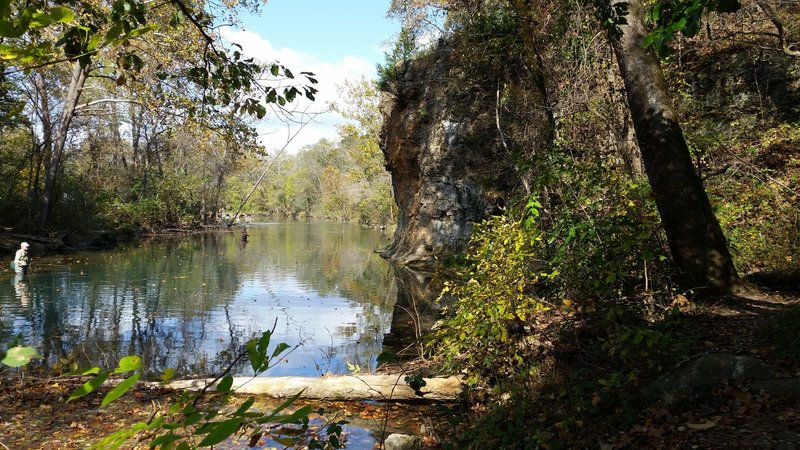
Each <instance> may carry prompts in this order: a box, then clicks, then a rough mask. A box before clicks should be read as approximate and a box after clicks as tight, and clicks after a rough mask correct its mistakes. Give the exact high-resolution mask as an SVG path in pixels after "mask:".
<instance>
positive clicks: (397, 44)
mask: <svg viewBox="0 0 800 450" xmlns="http://www.w3.org/2000/svg"><path fill="white" fill-rule="evenodd" d="M416 48H417V44H416V37H415V35H414V33H413V32H412V31H411V30H409V29H407V28H403V29H401V30H400V33H399V35H398V36H397V38H396V39H395V41H394V47H393V48H392V51H391V52H388V53H384V54H383V57H384V62H383V64H378V66H377V70H378V81H377V82H376V85H377V87H378V90H380V91H383V92H397V89H396V84H397V83H398V82H399V81H400V76H401V74H402V67H401V64H402V63H403V62H404V61H406V60H408V59H410V58H411V57H412V56H414V54H415V52H416Z"/></svg>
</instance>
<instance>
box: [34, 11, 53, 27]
mask: <svg viewBox="0 0 800 450" xmlns="http://www.w3.org/2000/svg"><path fill="white" fill-rule="evenodd" d="M51 23H53V19H52V18H51V17H50V15H49V14H46V13H43V12H38V11H37V12H35V13H33V16H32V18H31V22H30V24H29V25H28V27H29V28H30V29H31V30H33V29H35V28H44V27H46V26H48V25H50V24H51Z"/></svg>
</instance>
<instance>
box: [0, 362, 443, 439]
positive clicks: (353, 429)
mask: <svg viewBox="0 0 800 450" xmlns="http://www.w3.org/2000/svg"><path fill="white" fill-rule="evenodd" d="M81 382H82V380H79V379H75V378H71V379H59V378H37V377H32V376H26V377H14V378H5V379H0V404H2V405H3V406H4V407H3V408H2V409H0V448H9V449H28V450H37V449H52V448H57V449H62V450H69V449H85V448H88V447H89V446H91V445H93V444H96V443H97V442H98V441H100V440H101V439H102V438H104V437H106V436H108V435H110V434H112V433H114V432H117V431H120V430H122V429H124V428H127V427H130V426H132V425H134V424H135V423H140V422H148V421H150V420H152V419H153V417H154V415H155V414H156V413H158V414H164V415H166V416H167V417H169V414H168V411H167V408H168V405H169V404H170V402H171V399H173V398H174V396H175V395H178V394H177V393H176V392H175V391H172V390H168V389H163V388H158V387H152V386H150V387H145V386H143V385H140V386H139V387H137V388H135V389H133V390H132V391H129V393H128V394H126V395H124V396H123V397H121V398H119V399H118V400H116V401H114V402H112V403H110V404H109V405H107V406H105V407H101V406H100V403H101V401H102V399H103V396H104V395H105V394H106V392H107V391H108V389H109V388H101V390H100V391H99V392H97V393H94V394H92V395H89V396H86V397H83V398H80V399H77V400H74V401H71V402H66V399H67V398H68V397H69V395H70V393H71V392H72V391H73V390H74V389H76V388H77V387H78V386H80V384H81ZM208 398H209V401H208V403H206V402H204V403H203V404H204V405H206V406H213V407H214V408H219V409H220V411H235V410H236V409H237V408H239V407H240V406H241V405H242V404H243V403H244V402H245V401H246V400H247V399H248V398H249V396H245V395H235V396H233V397H231V398H230V399H228V400H227V401H222V399H221V398H220V397H218V396H216V395H214V394H210V395H209V396H208ZM253 398H254V399H255V403H254V405H253V406H252V408H251V411H259V412H262V413H268V412H270V411H272V410H274V409H275V408H277V407H278V406H279V405H280V404H281V403H283V402H284V400H283V399H274V398H270V397H267V396H263V395H256V396H253ZM302 406H311V407H312V409H313V410H314V411H319V409H320V408H323V409H324V411H325V414H324V416H320V415H319V414H317V413H314V414H312V415H311V416H310V418H311V419H312V420H314V421H317V422H319V423H322V422H324V421H339V420H345V421H347V422H348V425H347V426H346V427H345V429H344V433H343V437H344V439H345V440H346V443H347V448H349V449H361V450H365V449H366V450H370V449H372V448H376V446H375V443H376V442H378V441H380V440H381V437H382V436H383V437H385V436H388V435H389V434H390V433H404V434H413V435H416V436H420V437H422V443H423V445H424V446H425V447H434V446H435V445H437V442H438V438H437V437H436V436H437V435H438V433H443V432H445V431H446V429H443V428H442V427H443V424H447V421H446V414H445V413H443V412H442V411H441V409H440V408H437V407H436V406H435V405H432V404H396V403H375V402H371V403H364V402H342V401H327V402H325V401H310V400H298V401H297V402H296V403H295V404H294V405H293V406H292V407H290V408H289V410H288V411H294V410H297V409H299V408H300V407H302ZM284 412H286V411H284ZM312 430H313V427H312ZM276 434H277V433H276ZM268 437H269V435H268V434H266V435H265V436H264V437H262V439H260V440H259V444H258V445H259V447H257V448H271V447H272V446H270V445H267V444H268V443H269V441H268ZM248 440H249V435H248V434H244V435H236V436H234V437H233V438H231V439H230V440H228V441H225V442H223V443H221V444H220V446H215V448H228V449H234V448H251V447H250V446H248V445H247V444H248ZM147 442H148V441H147V440H145V441H142V442H139V441H138V440H137V439H135V438H134V439H131V440H130V442H129V443H128V444H126V445H125V446H123V448H148V447H147ZM273 446H274V444H273Z"/></svg>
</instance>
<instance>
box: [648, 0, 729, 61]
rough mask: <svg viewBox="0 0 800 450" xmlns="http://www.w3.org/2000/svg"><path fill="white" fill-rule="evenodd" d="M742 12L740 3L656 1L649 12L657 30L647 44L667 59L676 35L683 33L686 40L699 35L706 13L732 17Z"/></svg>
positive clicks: (649, 37)
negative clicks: (739, 11) (735, 13)
mask: <svg viewBox="0 0 800 450" xmlns="http://www.w3.org/2000/svg"><path fill="white" fill-rule="evenodd" d="M739 8H741V3H739V0H679V1H656V2H654V3H653V5H652V7H651V8H650V11H649V18H650V20H651V21H652V23H653V25H654V29H653V31H652V32H651V33H650V34H649V35H648V36H647V38H646V39H645V42H644V44H645V45H646V46H649V47H652V48H653V49H654V50H655V51H656V53H658V54H659V55H660V56H662V57H666V56H668V55H669V54H670V53H671V52H672V49H671V48H670V46H669V43H670V41H671V40H672V39H673V37H674V35H675V33H678V32H680V33H681V34H683V35H684V36H686V37H693V36H695V35H697V33H698V32H699V31H700V29H701V25H702V16H703V14H704V13H706V12H718V13H732V12H736V11H738V10H739Z"/></svg>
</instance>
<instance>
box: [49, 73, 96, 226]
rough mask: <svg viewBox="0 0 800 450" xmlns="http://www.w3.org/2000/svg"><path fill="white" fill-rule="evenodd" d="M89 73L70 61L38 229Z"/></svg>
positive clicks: (50, 199) (51, 194) (51, 195)
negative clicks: (65, 95) (70, 72)
mask: <svg viewBox="0 0 800 450" xmlns="http://www.w3.org/2000/svg"><path fill="white" fill-rule="evenodd" d="M88 74H89V65H88V64H84V63H82V62H81V61H80V60H75V61H73V62H72V78H71V79H70V82H69V89H68V90H67V97H66V99H65V100H64V109H63V110H62V111H61V118H60V119H59V122H58V129H57V130H56V133H55V139H53V151H52V154H51V156H50V163H49V165H48V167H47V173H46V174H45V179H44V191H42V204H41V209H40V211H39V218H38V220H37V223H36V228H37V229H38V230H40V231H41V230H43V229H44V227H45V226H46V225H47V219H48V215H49V213H50V205H51V203H52V200H53V190H54V189H53V188H54V187H55V180H56V175H57V174H58V167H59V165H60V163H61V156H62V155H63V153H64V145H65V144H66V142H67V134H68V133H69V126H70V124H71V123H72V118H73V117H75V107H76V106H78V101H79V100H80V98H81V93H82V92H83V86H84V85H85V84H86V77H87V75H88Z"/></svg>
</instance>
